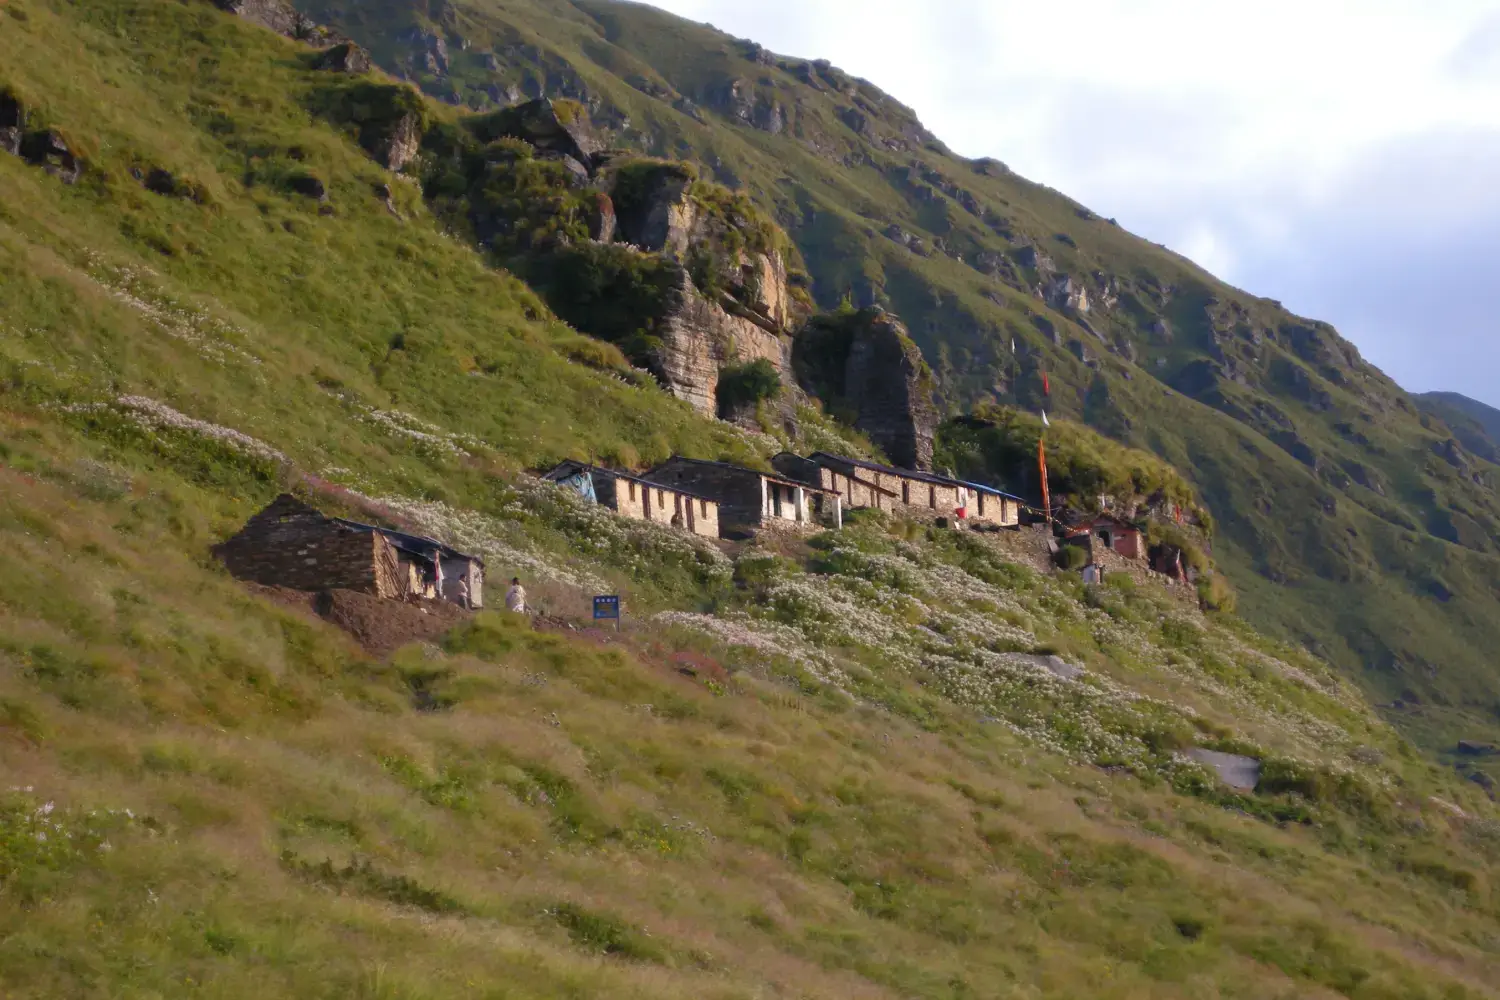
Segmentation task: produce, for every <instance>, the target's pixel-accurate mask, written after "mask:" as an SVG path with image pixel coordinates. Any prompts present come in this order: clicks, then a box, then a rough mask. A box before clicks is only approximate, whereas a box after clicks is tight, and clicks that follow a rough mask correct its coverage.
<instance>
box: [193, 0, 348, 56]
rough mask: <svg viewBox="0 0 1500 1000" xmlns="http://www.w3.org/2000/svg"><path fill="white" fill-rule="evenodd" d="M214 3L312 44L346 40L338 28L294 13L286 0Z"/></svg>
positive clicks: (294, 9) (242, 0)
mask: <svg viewBox="0 0 1500 1000" xmlns="http://www.w3.org/2000/svg"><path fill="white" fill-rule="evenodd" d="M214 5H215V6H216V7H218V8H219V9H220V10H222V11H227V12H228V13H230V14H234V15H236V16H237V17H242V18H244V19H245V20H247V21H249V22H251V23H252V24H258V25H260V26H261V27H262V28H269V29H270V30H271V31H274V32H276V33H277V34H278V35H285V36H286V37H288V38H295V39H298V40H299V41H304V42H309V43H311V44H313V45H334V44H336V43H339V42H346V41H348V39H347V38H344V37H343V36H342V35H340V34H339V33H338V32H336V31H333V30H332V29H330V28H325V27H323V26H322V25H320V24H318V23H316V22H315V21H313V20H312V19H311V18H308V17H307V16H305V15H303V14H300V13H298V11H297V9H296V8H295V7H293V6H292V5H291V4H290V3H288V2H286V0H214Z"/></svg>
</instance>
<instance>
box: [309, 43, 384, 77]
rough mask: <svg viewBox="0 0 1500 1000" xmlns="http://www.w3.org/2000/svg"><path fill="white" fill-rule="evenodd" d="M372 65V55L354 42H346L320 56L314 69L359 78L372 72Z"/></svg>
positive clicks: (314, 64)
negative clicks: (358, 76) (352, 75)
mask: <svg viewBox="0 0 1500 1000" xmlns="http://www.w3.org/2000/svg"><path fill="white" fill-rule="evenodd" d="M371 65H372V64H371V62H370V53H368V52H366V51H365V50H364V49H362V48H360V47H359V46H358V45H356V44H354V43H353V42H345V43H344V44H342V45H335V46H334V47H333V48H331V49H328V50H327V51H325V52H324V53H323V54H322V55H320V56H318V58H317V61H316V62H314V63H313V68H314V69H321V70H328V71H330V72H333V73H350V74H354V75H356V76H357V75H359V74H360V73H368V72H370V68H371Z"/></svg>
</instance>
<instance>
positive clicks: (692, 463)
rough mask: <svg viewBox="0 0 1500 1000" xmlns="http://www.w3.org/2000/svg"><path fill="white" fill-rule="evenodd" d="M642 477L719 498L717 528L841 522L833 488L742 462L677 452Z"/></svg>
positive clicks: (752, 528) (736, 529)
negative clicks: (678, 454)
mask: <svg viewBox="0 0 1500 1000" xmlns="http://www.w3.org/2000/svg"><path fill="white" fill-rule="evenodd" d="M646 478H647V479H650V480H651V481H652V482H654V483H665V484H667V485H668V486H671V487H674V488H680V489H691V490H693V491H694V492H695V493H698V494H701V495H703V496H707V497H712V498H713V499H714V500H716V501H718V504H719V530H720V531H721V532H746V531H755V530H758V529H760V528H763V527H765V526H767V525H772V524H795V525H808V526H810V525H813V524H815V523H817V522H819V521H822V522H823V523H825V524H828V525H830V526H832V527H841V526H842V525H843V523H844V517H843V504H842V502H841V497H840V496H839V494H838V493H837V492H835V491H833V490H827V489H822V488H820V487H817V486H810V485H808V484H807V483H803V482H798V481H797V480H794V479H788V478H786V477H784V476H777V475H772V474H769V473H765V472H760V471H758V470H756V469H747V468H745V467H744V466H742V465H731V464H730V463H728V462H710V461H705V460H702V459H696V458H681V457H677V458H673V459H670V460H669V461H666V462H663V463H662V464H661V465H659V466H657V467H656V468H654V469H652V470H651V471H650V472H648V473H646Z"/></svg>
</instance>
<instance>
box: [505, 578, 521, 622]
mask: <svg viewBox="0 0 1500 1000" xmlns="http://www.w3.org/2000/svg"><path fill="white" fill-rule="evenodd" d="M505 610H506V611H513V612H515V613H516V614H518V615H521V614H525V613H526V588H525V587H523V586H521V578H520V577H519V576H517V577H512V578H511V581H510V589H509V590H507V591H506V592H505Z"/></svg>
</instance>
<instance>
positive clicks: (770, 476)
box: [646, 455, 837, 496]
mask: <svg viewBox="0 0 1500 1000" xmlns="http://www.w3.org/2000/svg"><path fill="white" fill-rule="evenodd" d="M673 462H690V463H692V464H693V465H711V466H713V467H714V468H718V469H733V470H734V471H736V472H749V473H753V474H754V475H757V476H760V477H761V478H762V479H765V480H767V481H768V482H772V483H777V484H779V485H781V486H791V487H794V488H796V489H803V490H810V491H811V492H813V493H826V494H829V495H830V496H831V495H832V494H834V493H836V492H837V491H836V490H825V489H824V488H823V487H821V486H814V485H812V484H811V483H803V482H798V481H797V480H795V479H789V478H787V477H786V476H778V475H777V474H776V473H774V472H762V471H760V470H759V469H752V468H750V467H749V466H748V465H735V464H734V463H733V462H717V461H714V460H713V459H708V458H684V457H683V456H681V455H673V456H672V457H671V458H669V459H667V461H665V462H663V463H662V464H661V465H658V466H657V467H656V468H655V469H652V470H651V471H650V472H648V473H646V475H648V476H654V475H656V474H657V473H658V472H659V471H661V469H662V468H664V467H665V466H668V465H670V464H672V463H673Z"/></svg>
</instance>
